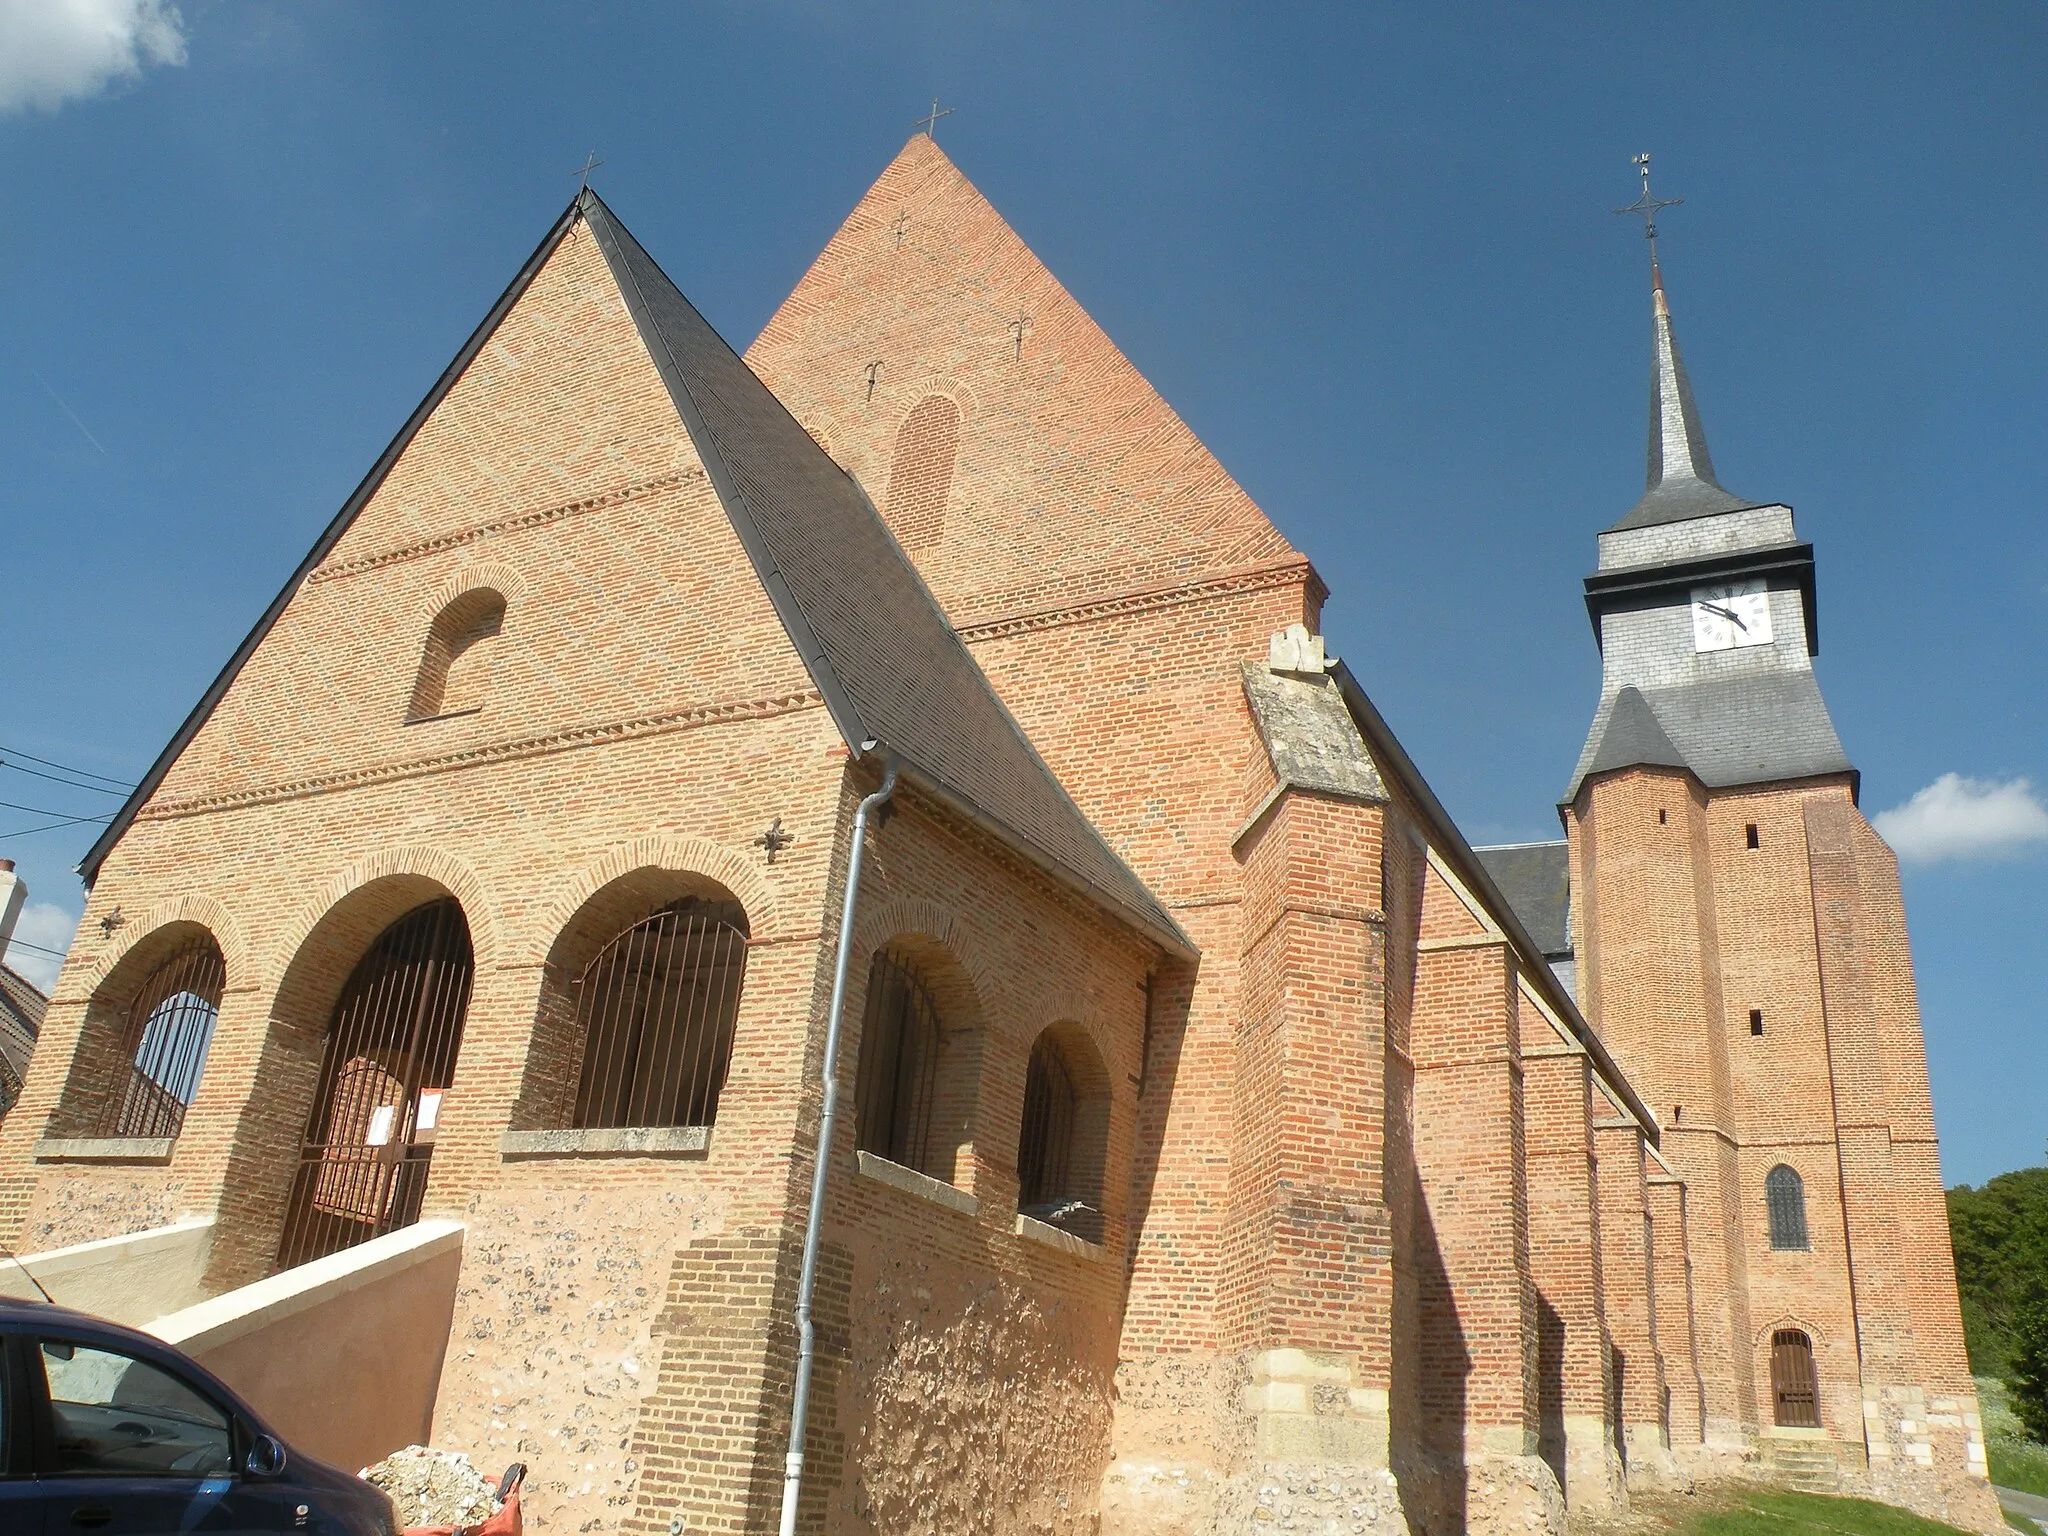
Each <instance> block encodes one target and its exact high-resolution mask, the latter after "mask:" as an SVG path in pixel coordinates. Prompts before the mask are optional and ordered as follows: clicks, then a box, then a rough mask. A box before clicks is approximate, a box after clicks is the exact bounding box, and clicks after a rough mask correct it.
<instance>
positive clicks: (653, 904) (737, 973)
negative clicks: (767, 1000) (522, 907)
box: [510, 865, 753, 1131]
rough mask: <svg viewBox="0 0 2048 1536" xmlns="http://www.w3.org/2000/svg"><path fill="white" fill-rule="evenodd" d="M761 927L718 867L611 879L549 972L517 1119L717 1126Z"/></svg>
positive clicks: (582, 910) (580, 1125)
mask: <svg viewBox="0 0 2048 1536" xmlns="http://www.w3.org/2000/svg"><path fill="white" fill-rule="evenodd" d="M752 933H753V928H752V923H751V920H750V919H749V918H748V916H747V913H746V909H745V907H744V906H743V905H742V904H741V903H740V901H739V899H738V898H737V897H736V896H734V894H733V893H732V892H731V891H730V890H728V889H726V887H725V886H723V885H721V884H720V883H719V882H718V881H716V880H713V879H712V878H710V877H709V876H707V875H702V874H698V873H696V872H694V871H691V870H680V869H663V868H660V867H658V866H654V865H648V866H645V867H643V868H640V869H636V870H631V871H629V872H628V873H626V874H624V875H621V876H619V877H618V878H617V879H614V880H611V881H609V882H607V883H606V884H605V885H603V886H601V887H600V888H599V889H598V890H597V891H596V892H595V893H593V894H592V895H591V896H590V898H589V899H588V900H586V901H585V902H584V903H583V904H582V906H580V907H578V908H577V910H576V912H575V915H574V916H572V917H571V918H570V919H569V921H568V922H567V923H565V924H564V925H563V927H562V930H561V932H560V933H558V934H556V936H555V940H554V943H553V944H552V945H551V946H550V948H549V951H548V957H547V962H546V964H545V965H544V966H543V967H542V969H541V986H540V997H539V1000H538V1006H537V1011H536V1014H535V1017H534V1024H533V1037H532V1039H531V1041H530V1042H529V1044H528V1047H527V1054H526V1069H525V1072H524V1074H523V1075H522V1078H521V1082H520V1089H519V1095H518V1098H517V1099H516V1100H515V1101H514V1103H513V1106H512V1113H511V1120H510V1128H511V1129H512V1130H515V1131H535V1130H569V1129H578V1130H613V1129H625V1128H643V1127H656V1128H659V1127H672V1126H688V1125H703V1126H709V1125H712V1124H714V1123H715V1121H716V1117H717V1113H718V1105H719V1102H720V1099H721V1098H722V1097H723V1094H724V1091H725V1082H726V1078H727V1076H728V1075H729V1072H730V1070H731V1066H732V1056H733V1048H734V1044H735V1041H736V1039H737V1036H738V1026H739V1013H740V1006H741V1003H742V1001H743V999H744V997H745V991H746V968H747V955H748V949H749V944H750V940H751V937H752Z"/></svg>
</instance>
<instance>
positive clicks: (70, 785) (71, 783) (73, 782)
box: [0, 757, 130, 795]
mask: <svg viewBox="0 0 2048 1536" xmlns="http://www.w3.org/2000/svg"><path fill="white" fill-rule="evenodd" d="M0 768H12V769H13V770H14V771H15V772H16V773H27V774H33V775H34V776H35V777H36V778H39V779H48V780H49V781H50V782H51V783H52V784H62V785H63V786H64V787H65V788H66V789H89V790H91V791H93V792H94V793H95V794H100V795H125V794H128V793H130V791H128V790H125V789H110V788H109V787H108V786H106V785H105V784H87V783H85V782H83V781H82V780H79V779H63V778H59V777H58V776H57V775H56V774H54V773H44V772H42V771H41V770H40V769H37V768H24V767H22V766H21V764H19V763H10V762H8V761H7V759H6V758H4V757H0Z"/></svg>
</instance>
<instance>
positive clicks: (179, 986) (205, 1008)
mask: <svg viewBox="0 0 2048 1536" xmlns="http://www.w3.org/2000/svg"><path fill="white" fill-rule="evenodd" d="M226 978H227V968H226V965H225V964H224V963H223V961H222V959H221V953H220V946H219V945H217V944H215V943H214V942H213V940H212V939H211V938H205V937H201V938H196V939H192V940H189V941H188V942H186V943H184V944H181V945H180V946H179V947H178V948H177V949H176V950H174V951H173V952H172V953H171V954H170V955H169V956H168V957H166V958H165V959H164V960H163V961H161V962H160V963H159V964H158V965H157V967H156V969H154V970H153V971H151V972H150V973H149V975H148V976H147V977H145V978H144V980H143V983H142V989H141V990H140V991H139V992H137V993H136V994H135V1001H134V1002H132V1003H130V1004H129V1005H128V1016H127V1021H126V1028H125V1030H124V1032H123V1034H122V1037H121V1049H120V1059H121V1062H122V1066H121V1067H120V1068H117V1070H118V1071H121V1072H122V1074H123V1076H122V1080H121V1081H120V1082H118V1083H117V1084H115V1085H114V1086H113V1091H112V1092H110V1093H109V1094H108V1095H107V1101H106V1104H105V1105H104V1107H103V1108H102V1109H101V1111H100V1116H99V1120H98V1123H97V1124H96V1125H95V1126H94V1127H93V1134H94V1135H96V1136H151V1137H161V1136H175V1135H177V1134H178V1132H179V1131H180V1130H182V1129H183V1128H184V1125H185V1111H186V1110H187V1109H188V1108H190V1107H191V1104H192V1099H193V1096H194V1095H195V1094H197V1093H198V1092H199V1076H200V1073H201V1072H203V1071H204V1070H205V1068H206V1053H207V1050H208V1049H209V1048H210V1047H211V1046H212V1044H213V1026H214V1022H215V1020H217V1019H218V1018H219V1017H220V994H221V988H222V986H223V985H224V984H225V981H226Z"/></svg>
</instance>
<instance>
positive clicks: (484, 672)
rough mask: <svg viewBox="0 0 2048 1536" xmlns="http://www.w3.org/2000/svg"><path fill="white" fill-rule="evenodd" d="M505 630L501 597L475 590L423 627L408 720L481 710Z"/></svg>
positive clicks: (490, 590) (490, 589)
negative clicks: (493, 655)
mask: <svg viewBox="0 0 2048 1536" xmlns="http://www.w3.org/2000/svg"><path fill="white" fill-rule="evenodd" d="M504 627H505V595H504V594H503V593H502V592H498V591H496V590H494V589H492V588H490V587H477V588H475V589H473V590H471V591H468V592H465V593H463V594H462V595H461V596H460V597H458V598H455V599H454V600H453V601H452V602H450V603H449V604H448V605H447V606H446V607H445V608H443V609H442V610H441V611H440V612H439V613H437V614H436V615H434V622H433V623H432V624H430V625H429V626H428V627H427V639H426V644H425V645H424V646H422V647H421V650H420V664H419V670H418V672H417V673H415V674H414V677H413V685H412V696H411V700H410V702H409V704H408V706H407V708H406V712H405V717H406V719H408V720H433V719H437V718H439V717H441V716H444V715H463V714H470V713H472V712H474V711H476V710H479V709H481V708H483V704H484V693H485V690H486V688H487V686H488V684H489V677H488V671H489V664H490V656H491V652H492V650H493V647H492V645H491V644H490V642H491V641H493V640H495V639H496V638H497V636H498V634H499V632H500V631H501V630H503V629H504Z"/></svg>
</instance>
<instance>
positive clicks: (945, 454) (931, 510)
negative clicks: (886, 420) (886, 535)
mask: <svg viewBox="0 0 2048 1536" xmlns="http://www.w3.org/2000/svg"><path fill="white" fill-rule="evenodd" d="M959 448H960V407H959V406H957V405H955V404H954V403H953V402H952V401H951V400H948V399H947V398H946V397H945V396H944V395H926V396H925V397H924V398H923V399H922V400H920V401H918V402H917V405H916V406H915V407H914V408H913V409H912V411H911V413H910V414H909V415H908V416H906V417H904V418H903V425H902V426H901V427H900V428H899V429H898V430H897V433H896V458H895V462H894V463H893V464H892V465H891V466H890V469H889V508H888V513H887V516H888V520H889V527H890V530H891V531H892V532H893V533H895V535H896V537H897V540H898V541H899V542H900V543H901V544H902V545H903V547H904V548H905V549H907V550H909V551H911V552H912V553H915V552H916V551H918V550H920V549H928V548H930V547H931V546H932V545H934V544H936V543H938V542H939V540H941V539H943V538H944V537H945V536H946V502H947V501H948V499H949V498H950V497H951V496H952V494H953V459H954V456H955V455H956V454H957V453H958V452H959Z"/></svg>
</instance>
